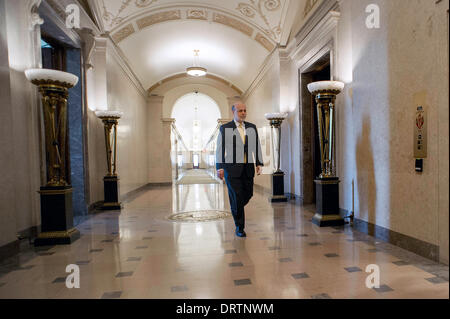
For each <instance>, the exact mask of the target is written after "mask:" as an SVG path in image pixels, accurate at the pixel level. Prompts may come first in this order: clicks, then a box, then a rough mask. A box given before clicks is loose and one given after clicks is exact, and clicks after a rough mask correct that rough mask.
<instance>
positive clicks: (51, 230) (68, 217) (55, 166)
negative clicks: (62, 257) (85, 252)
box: [25, 69, 80, 246]
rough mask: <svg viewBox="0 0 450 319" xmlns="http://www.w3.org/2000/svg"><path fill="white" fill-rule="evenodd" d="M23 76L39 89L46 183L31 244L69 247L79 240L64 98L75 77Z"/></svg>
mask: <svg viewBox="0 0 450 319" xmlns="http://www.w3.org/2000/svg"><path fill="white" fill-rule="evenodd" d="M25 76H26V77H27V79H28V80H29V81H30V82H31V83H33V84H34V85H36V86H38V87H39V92H40V93H41V96H42V108H43V114H44V128H45V154H46V167H47V182H46V184H45V186H41V188H40V191H39V193H40V195H41V233H40V234H39V235H38V237H37V238H36V240H35V241H34V245H35V246H46V245H64V244H71V243H72V242H74V241H75V240H77V239H78V238H79V237H80V232H79V231H78V230H77V229H76V228H75V227H73V210H72V186H71V184H70V163H69V139H68V134H67V132H68V131H67V98H68V95H69V92H68V89H69V88H72V87H74V86H75V85H76V84H77V83H78V77H77V76H75V75H73V74H70V73H67V72H62V71H57V70H50V69H28V70H26V71H25Z"/></svg>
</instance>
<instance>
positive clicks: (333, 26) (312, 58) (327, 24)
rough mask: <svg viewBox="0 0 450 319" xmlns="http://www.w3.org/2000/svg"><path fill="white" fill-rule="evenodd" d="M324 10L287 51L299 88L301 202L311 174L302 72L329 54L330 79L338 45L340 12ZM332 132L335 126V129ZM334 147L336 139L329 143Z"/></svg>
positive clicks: (309, 190) (308, 197)
mask: <svg viewBox="0 0 450 319" xmlns="http://www.w3.org/2000/svg"><path fill="white" fill-rule="evenodd" d="M328 10H329V11H328V12H327V13H324V12H317V15H322V16H323V18H322V19H320V21H319V22H318V23H317V24H316V25H315V26H314V27H312V28H311V31H310V32H309V33H308V34H306V35H305V36H304V37H303V38H299V39H297V41H298V42H297V45H296V46H295V48H293V49H292V51H291V53H290V54H289V55H290V57H291V59H292V61H293V62H294V63H295V66H296V69H297V70H298V85H299V86H298V89H299V119H298V120H299V122H300V123H299V127H300V130H299V135H300V136H299V141H300V164H299V165H300V189H301V191H300V192H301V197H302V199H303V202H304V203H305V204H310V203H312V201H313V192H314V184H313V183H311V180H313V179H314V176H312V150H311V149H310V148H311V138H312V136H311V129H312V128H311V110H312V102H313V101H312V98H313V97H312V95H311V93H310V92H309V90H308V87H307V85H308V84H309V83H310V82H311V79H310V78H309V79H308V75H307V74H305V73H308V72H311V71H313V70H314V67H315V65H316V64H317V63H318V62H320V60H321V59H323V58H324V57H325V56H327V55H329V59H330V79H331V80H334V79H335V78H336V75H337V70H336V65H337V56H336V54H337V52H336V48H337V47H338V45H337V42H338V36H337V35H338V30H337V29H338V23H339V19H340V12H338V11H336V10H339V8H338V7H333V8H331V9H328ZM335 119H336V120H335V123H338V121H339V118H338V116H337V114H336V117H335ZM335 132H336V130H335ZM335 139H336V140H338V132H336V134H335ZM333 145H334V147H335V145H336V143H333ZM334 151H335V155H336V156H335V159H334V167H336V168H337V167H338V166H337V165H336V164H337V163H336V159H337V158H339V156H338V154H337V153H336V148H335V149H334Z"/></svg>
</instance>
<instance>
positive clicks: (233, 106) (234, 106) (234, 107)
mask: <svg viewBox="0 0 450 319" xmlns="http://www.w3.org/2000/svg"><path fill="white" fill-rule="evenodd" d="M238 104H244V103H243V102H242V101H237V102H234V103H233V105H231V111H232V112H234V110H236V105H238Z"/></svg>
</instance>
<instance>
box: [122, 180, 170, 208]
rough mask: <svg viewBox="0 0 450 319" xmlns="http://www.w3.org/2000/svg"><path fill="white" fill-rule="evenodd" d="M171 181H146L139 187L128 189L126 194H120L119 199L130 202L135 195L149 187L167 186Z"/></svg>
mask: <svg viewBox="0 0 450 319" xmlns="http://www.w3.org/2000/svg"><path fill="white" fill-rule="evenodd" d="M172 184H173V183H172V182H166V183H148V184H145V185H143V186H141V187H139V188H136V189H135V190H132V191H129V192H128V193H126V194H123V195H121V196H120V201H121V202H125V203H128V202H131V201H133V200H134V199H136V197H138V196H139V195H141V194H142V193H143V192H146V191H148V190H150V189H153V188H156V187H167V186H172Z"/></svg>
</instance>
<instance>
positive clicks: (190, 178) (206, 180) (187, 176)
mask: <svg viewBox="0 0 450 319" xmlns="http://www.w3.org/2000/svg"><path fill="white" fill-rule="evenodd" d="M212 174H213V173H212V172H211V171H210V170H206V169H190V170H186V171H184V172H183V173H182V174H181V176H180V178H179V179H178V181H177V184H178V185H192V184H219V182H218V181H217V180H216V179H215V178H213V177H212V176H211V175H212Z"/></svg>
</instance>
